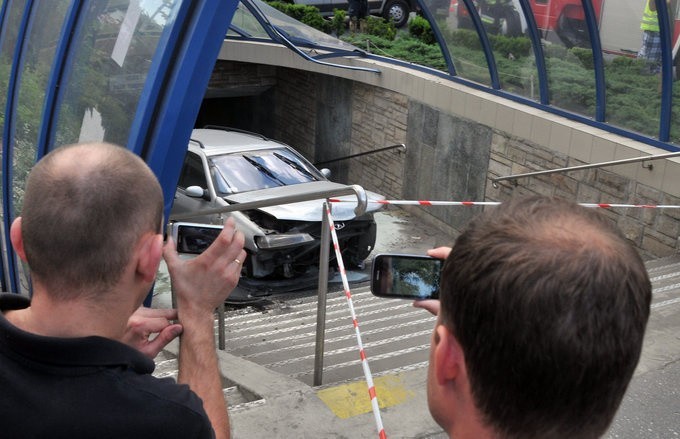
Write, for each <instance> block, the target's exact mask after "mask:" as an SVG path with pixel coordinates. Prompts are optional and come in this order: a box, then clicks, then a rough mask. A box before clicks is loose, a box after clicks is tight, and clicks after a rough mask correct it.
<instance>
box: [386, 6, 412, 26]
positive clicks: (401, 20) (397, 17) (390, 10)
mask: <svg viewBox="0 0 680 439" xmlns="http://www.w3.org/2000/svg"><path fill="white" fill-rule="evenodd" d="M410 13H411V10H410V8H409V7H408V3H406V0H388V1H387V2H385V9H383V17H384V18H385V19H386V20H392V21H393V22H394V25H395V26H396V27H403V26H404V25H405V24H406V22H408V16H409V14H410Z"/></svg>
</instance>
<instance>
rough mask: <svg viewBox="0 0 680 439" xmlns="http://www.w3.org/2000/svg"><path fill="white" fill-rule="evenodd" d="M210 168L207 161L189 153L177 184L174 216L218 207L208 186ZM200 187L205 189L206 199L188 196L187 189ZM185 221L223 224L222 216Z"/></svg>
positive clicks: (192, 218)
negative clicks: (208, 170)
mask: <svg viewBox="0 0 680 439" xmlns="http://www.w3.org/2000/svg"><path fill="white" fill-rule="evenodd" d="M207 169H208V166H207V163H206V161H205V159H204V158H203V157H202V156H200V155H199V154H196V153H195V152H192V151H187V155H186V158H185V159H184V164H183V165H182V171H181V173H180V176H179V181H178V182H177V191H176V192H175V201H174V204H173V206H172V214H173V215H183V214H187V213H191V212H200V211H202V210H206V209H210V208H213V207H216V203H215V200H214V194H211V191H210V189H209V185H208V177H207V176H208V172H207ZM191 186H198V187H200V188H201V189H203V193H204V197H203V198H200V197H192V196H189V195H187V188H189V187H191ZM185 221H190V222H199V223H207V224H222V222H223V220H222V219H221V218H220V215H205V216H196V217H191V218H187V219H186V220H185Z"/></svg>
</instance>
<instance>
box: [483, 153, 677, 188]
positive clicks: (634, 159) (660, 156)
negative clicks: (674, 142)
mask: <svg viewBox="0 0 680 439" xmlns="http://www.w3.org/2000/svg"><path fill="white" fill-rule="evenodd" d="M678 156H680V151H678V152H671V153H668V154H658V155H650V156H642V157H632V158H629V159H621V160H614V161H611V162H602V163H590V164H587V165H579V166H571V167H568V168H559V169H548V170H545V171H535V172H527V173H525V174H514V175H506V176H504V177H496V178H492V179H491V183H492V184H493V186H494V187H497V183H498V182H499V181H505V180H516V179H518V178H525V177H535V176H537V175H548V174H555V173H558V172H571V171H580V170H583V169H593V168H602V167H604V166H616V165H624V164H628V163H637V162H649V161H652V160H661V159H668V158H672V157H678ZM648 168H649V169H651V165H649V167H648Z"/></svg>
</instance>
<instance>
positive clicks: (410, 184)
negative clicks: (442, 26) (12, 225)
mask: <svg viewBox="0 0 680 439" xmlns="http://www.w3.org/2000/svg"><path fill="white" fill-rule="evenodd" d="M257 46H258V47H257V50H255V48H254V47H253V43H234V42H228V43H225V45H224V47H223V50H222V53H221V55H220V58H221V59H222V60H224V61H220V63H222V62H223V63H226V64H224V65H225V66H228V65H230V63H233V61H237V63H246V64H251V65H252V66H254V67H252V68H254V69H256V70H255V72H261V71H262V69H261V66H263V65H264V66H276V68H275V74H274V77H275V81H274V84H273V85H271V84H270V85H271V87H272V89H273V90H274V92H273V94H272V95H271V96H273V98H271V99H269V100H267V102H268V106H269V108H260V109H259V110H254V111H256V112H257V111H263V112H269V113H270V114H271V112H272V110H273V112H274V114H275V117H274V121H273V122H272V123H269V122H267V126H263V127H260V128H259V129H260V130H262V131H269V135H271V136H273V137H275V138H277V139H279V140H282V141H284V142H286V143H289V144H291V145H293V146H294V147H296V148H297V149H298V150H299V151H301V152H302V153H303V154H304V155H306V156H307V157H308V158H310V159H311V160H312V161H322V160H328V159H332V158H335V157H338V156H342V155H346V154H348V153H352V154H354V153H358V152H365V151H369V150H373V149H376V148H379V147H383V146H388V145H391V144H395V143H405V144H406V145H407V152H406V153H400V152H397V151H391V152H384V153H379V154H376V155H371V156H365V157H361V158H357V159H352V160H351V161H348V162H343V163H341V164H337V165H334V166H333V167H332V170H333V172H334V179H336V180H339V181H345V182H350V183H356V184H361V185H362V186H364V187H365V188H366V189H370V190H374V191H376V192H380V193H383V194H385V195H386V196H387V197H388V198H390V199H431V200H474V201H483V200H488V201H503V200H507V199H508V198H509V197H511V196H513V195H515V194H524V193H541V194H551V195H556V196H560V197H564V198H568V199H571V200H575V201H578V202H603V203H605V202H606V203H625V204H629V203H630V204H672V205H678V204H680V160H678V159H667V160H658V161H653V162H649V163H653V167H652V168H651V169H649V168H645V167H643V166H641V165H640V164H639V163H638V164H633V165H619V166H616V167H608V168H603V169H598V170H588V171H578V172H572V173H569V174H558V175H552V176H545V177H535V178H529V179H522V180H518V181H517V185H516V186H515V185H514V184H512V183H507V182H504V183H500V184H499V185H498V187H494V186H493V185H492V184H491V181H490V179H491V178H493V177H496V176H503V175H508V174H515V173H518V172H526V171H530V170H542V169H552V168H556V167H563V166H571V165H577V164H583V163H597V162H602V161H609V160H615V159H622V158H630V157H639V156H647V155H651V154H661V153H664V152H665V151H662V150H658V149H656V148H652V147H650V146H648V145H645V144H642V143H639V142H635V141H632V140H629V139H626V138H623V137H620V136H616V135H614V134H611V133H608V132H606V131H603V130H601V129H597V128H593V127H590V126H587V125H585V124H582V123H576V122H573V121H571V120H568V119H566V118H562V117H559V116H556V115H553V114H551V113H548V112H545V111H542V110H538V109H534V108H531V107H527V106H524V105H521V104H518V103H515V102H512V101H509V100H507V99H503V98H500V97H497V96H493V95H491V94H488V93H485V92H481V91H476V90H472V89H469V88H467V87H465V86H462V85H459V84H456V83H453V82H451V81H447V80H444V79H441V78H438V77H436V76H432V75H428V74H426V73H420V72H414V71H411V70H409V69H401V68H396V67H395V66H392V65H387V64H382V63H379V62H375V61H367V60H360V59H351V60H344V61H342V62H346V63H350V64H354V65H362V66H370V67H374V68H375V67H377V68H378V69H380V70H381V73H380V74H379V75H378V74H373V73H366V72H353V71H349V70H345V69H337V68H330V67H325V66H318V65H315V64H312V63H309V62H306V61H304V60H302V59H301V58H299V57H297V56H296V55H294V54H292V53H291V52H289V51H287V50H285V49H283V48H279V47H276V46H273V45H262V44H258V45H257ZM241 67H242V66H241ZM257 69H259V70H257ZM265 71H266V72H267V73H271V72H269V71H267V70H265ZM250 80H252V78H251V79H250ZM264 80H265V81H270V80H271V75H269V74H267V75H264ZM268 93H269V92H265V93H264V94H265V95H267V94H268ZM254 99H260V100H262V97H261V96H259V97H257V98H254ZM252 118H253V120H263V121H267V120H268V119H267V118H266V117H265V116H263V115H260V114H253V115H252ZM272 124H273V126H272ZM272 131H273V134H272V133H271V132H272ZM409 210H410V211H411V212H412V213H413V214H415V215H418V216H420V217H421V218H422V219H423V220H425V221H428V222H430V223H434V224H435V225H438V226H439V227H441V228H443V229H445V230H448V231H450V232H451V233H452V235H455V233H456V231H457V230H460V228H462V227H463V226H464V225H465V224H466V223H467V222H468V221H469V220H470V218H471V217H472V216H473V215H474V214H475V213H477V212H478V211H479V208H465V207H447V208H444V207H437V208H434V207H429V208H420V207H418V208H412V209H409ZM606 214H607V215H608V216H609V217H610V218H611V219H612V221H614V222H615V223H616V224H618V225H619V226H620V227H621V229H622V230H623V231H624V233H625V234H626V236H627V237H628V238H629V239H631V240H632V241H633V242H634V243H635V244H636V245H637V246H638V248H640V249H641V251H642V254H643V255H645V256H650V257H652V256H654V257H659V256H666V255H669V254H673V253H675V252H677V250H678V248H679V242H678V234H679V232H680V211H678V210H675V209H665V210H661V209H612V210H608V211H606Z"/></svg>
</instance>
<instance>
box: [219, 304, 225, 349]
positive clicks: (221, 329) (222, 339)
mask: <svg viewBox="0 0 680 439" xmlns="http://www.w3.org/2000/svg"><path fill="white" fill-rule="evenodd" d="M225 331H226V325H225V324H224V303H221V304H220V306H218V307H217V347H218V348H219V349H220V350H222V351H223V350H225V349H227V343H226V338H227V335H226V334H225Z"/></svg>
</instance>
